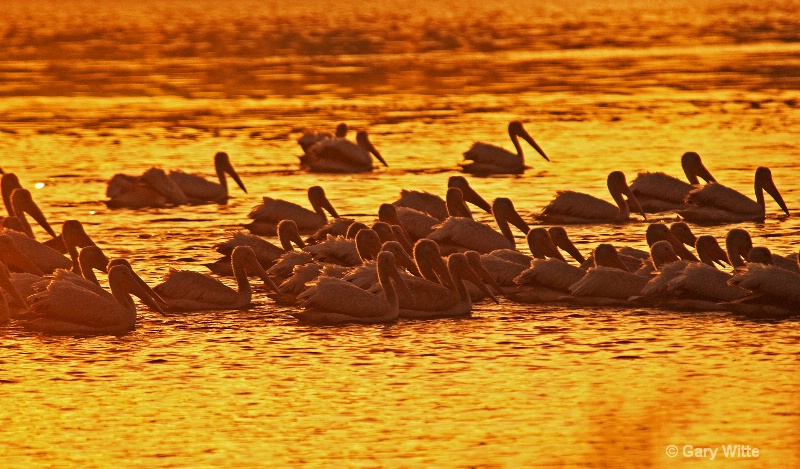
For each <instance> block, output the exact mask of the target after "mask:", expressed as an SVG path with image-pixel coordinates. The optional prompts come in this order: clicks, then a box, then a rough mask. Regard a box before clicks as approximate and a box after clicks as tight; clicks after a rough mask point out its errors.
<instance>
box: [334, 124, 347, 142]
mask: <svg viewBox="0 0 800 469" xmlns="http://www.w3.org/2000/svg"><path fill="white" fill-rule="evenodd" d="M347 130H348V128H347V124H346V123H344V122H342V123H341V124H339V125H337V126H336V138H345V137H347Z"/></svg>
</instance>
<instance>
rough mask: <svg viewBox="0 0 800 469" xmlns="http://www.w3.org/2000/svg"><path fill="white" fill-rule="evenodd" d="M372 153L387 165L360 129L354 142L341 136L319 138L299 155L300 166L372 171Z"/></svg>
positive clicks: (326, 170) (318, 169)
mask: <svg viewBox="0 0 800 469" xmlns="http://www.w3.org/2000/svg"><path fill="white" fill-rule="evenodd" d="M372 155H375V158H377V159H378V161H380V162H381V163H383V165H384V166H389V165H388V164H386V160H384V159H383V157H382V156H381V154H380V153H379V152H378V150H377V149H376V148H375V146H374V145H373V144H372V142H370V141H369V136H368V135H367V133H366V132H365V131H363V130H361V131H359V132H358V133H356V143H353V142H351V141H349V140H345V139H343V138H329V139H323V140H320V141H319V142H317V143H315V144H314V145H312V146H311V147H309V149H308V150H306V153H305V154H304V155H303V156H301V157H300V166H301V167H304V168H307V169H308V170H309V171H312V172H317V173H362V172H366V171H372Z"/></svg>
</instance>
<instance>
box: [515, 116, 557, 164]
mask: <svg viewBox="0 0 800 469" xmlns="http://www.w3.org/2000/svg"><path fill="white" fill-rule="evenodd" d="M508 135H509V136H510V137H511V141H512V142H514V146H515V147H516V148H517V154H518V155H522V148H521V147H520V146H519V142H518V140H517V137H519V138H522V139H523V140H525V141H526V142H528V144H530V146H532V147H533V149H534V150H536V151H537V152H538V153H539V154H540V155H542V158H544V159H545V160H547V161H550V158H548V157H547V155H546V154H545V153H544V150H542V147H540V146H539V144H538V143H536V141H535V140H534V139H533V137H531V134H529V133H528V131H527V130H525V127H523V126H522V122H520V121H511V122H509V124H508Z"/></svg>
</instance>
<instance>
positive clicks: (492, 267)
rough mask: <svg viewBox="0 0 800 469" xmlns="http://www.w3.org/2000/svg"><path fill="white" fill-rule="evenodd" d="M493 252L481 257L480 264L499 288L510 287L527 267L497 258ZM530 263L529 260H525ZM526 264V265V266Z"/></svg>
mask: <svg viewBox="0 0 800 469" xmlns="http://www.w3.org/2000/svg"><path fill="white" fill-rule="evenodd" d="M494 252H495V251H493V252H492V253H491V254H484V255H482V256H481V264H483V268H484V269H486V270H487V271H488V272H489V274H490V275H491V276H492V278H494V279H495V281H496V282H497V283H498V284H499V285H501V286H510V285H513V284H514V279H515V278H516V277H517V276H519V275H520V274H521V273H522V272H524V271H525V270H526V269H527V268H528V266H527V265H523V264H519V263H516V262H511V261H509V260H508V259H505V258H503V257H500V256H497V255H495V254H494ZM526 260H527V263H530V259H526ZM527 263H526V264H527Z"/></svg>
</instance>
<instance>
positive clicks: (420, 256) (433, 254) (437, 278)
mask: <svg viewBox="0 0 800 469" xmlns="http://www.w3.org/2000/svg"><path fill="white" fill-rule="evenodd" d="M414 260H415V262H416V263H417V269H418V270H419V273H420V275H422V277H423V278H425V279H428V280H430V281H432V282H439V283H441V284H442V285H444V286H446V287H452V286H453V281H452V279H451V278H450V272H449V271H448V270H447V265H445V263H444V260H443V259H442V253H441V251H440V250H439V245H438V244H436V241H433V240H431V239H427V238H422V239H420V240H419V241H417V243H416V244H415V245H414Z"/></svg>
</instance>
